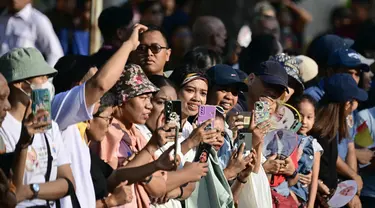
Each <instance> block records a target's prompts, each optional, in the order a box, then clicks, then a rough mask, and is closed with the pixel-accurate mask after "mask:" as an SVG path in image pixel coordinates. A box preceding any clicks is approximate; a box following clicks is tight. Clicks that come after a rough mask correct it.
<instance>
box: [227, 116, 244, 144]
mask: <svg viewBox="0 0 375 208" xmlns="http://www.w3.org/2000/svg"><path fill="white" fill-rule="evenodd" d="M243 119H244V117H243V115H239V114H238V112H237V113H236V114H234V115H231V116H229V119H228V124H229V129H230V130H232V132H233V138H237V134H238V130H241V129H243V128H244V123H243Z"/></svg>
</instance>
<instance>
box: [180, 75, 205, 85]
mask: <svg viewBox="0 0 375 208" xmlns="http://www.w3.org/2000/svg"><path fill="white" fill-rule="evenodd" d="M196 79H200V80H203V81H204V82H206V84H207V85H208V80H207V79H206V78H205V77H204V76H203V75H202V74H200V73H190V74H188V75H186V77H185V79H184V81H182V84H181V86H184V85H185V84H187V83H189V82H191V81H193V80H196Z"/></svg>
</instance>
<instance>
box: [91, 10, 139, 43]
mask: <svg viewBox="0 0 375 208" xmlns="http://www.w3.org/2000/svg"><path fill="white" fill-rule="evenodd" d="M132 20H133V11H132V9H131V8H130V7H109V8H107V9H104V10H103V11H102V13H101V14H100V16H99V19H98V26H99V29H100V32H101V33H102V36H103V39H104V41H105V42H108V41H110V40H111V39H112V38H114V37H115V36H116V33H117V30H118V29H120V28H126V27H128V26H129V25H130V24H131V23H132Z"/></svg>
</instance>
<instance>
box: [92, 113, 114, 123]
mask: <svg viewBox="0 0 375 208" xmlns="http://www.w3.org/2000/svg"><path fill="white" fill-rule="evenodd" d="M94 118H101V119H104V120H105V121H107V122H108V123H109V124H111V123H112V121H113V117H112V116H108V117H105V116H99V115H97V116H94Z"/></svg>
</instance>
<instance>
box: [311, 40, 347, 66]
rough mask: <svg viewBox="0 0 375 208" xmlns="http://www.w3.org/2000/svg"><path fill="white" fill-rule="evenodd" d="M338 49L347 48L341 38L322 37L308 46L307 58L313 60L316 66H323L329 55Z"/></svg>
mask: <svg viewBox="0 0 375 208" xmlns="http://www.w3.org/2000/svg"><path fill="white" fill-rule="evenodd" d="M340 48H349V45H347V43H346V42H345V41H344V39H343V38H341V37H339V36H337V35H331V34H329V35H323V36H321V37H319V38H317V39H315V40H314V41H313V42H312V43H311V44H310V46H309V48H308V49H307V56H309V57H310V58H312V59H314V60H315V61H316V63H317V64H318V65H322V66H325V65H326V64H327V60H328V57H329V55H330V54H331V53H332V52H334V51H335V50H337V49H340Z"/></svg>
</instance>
